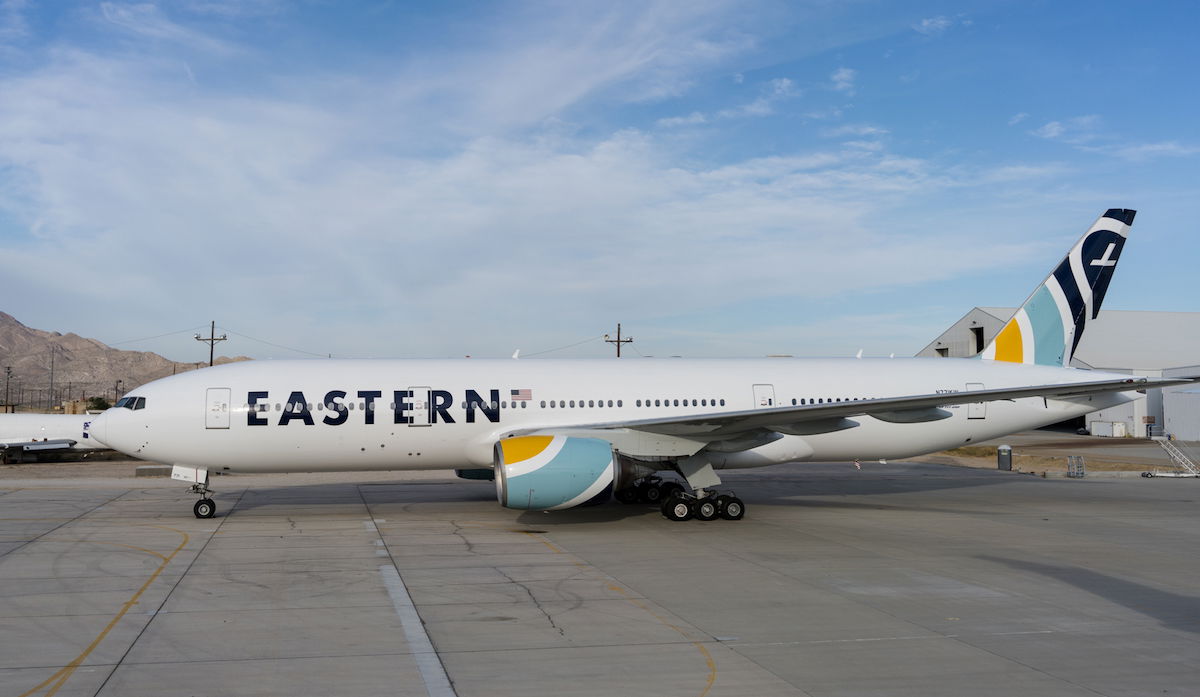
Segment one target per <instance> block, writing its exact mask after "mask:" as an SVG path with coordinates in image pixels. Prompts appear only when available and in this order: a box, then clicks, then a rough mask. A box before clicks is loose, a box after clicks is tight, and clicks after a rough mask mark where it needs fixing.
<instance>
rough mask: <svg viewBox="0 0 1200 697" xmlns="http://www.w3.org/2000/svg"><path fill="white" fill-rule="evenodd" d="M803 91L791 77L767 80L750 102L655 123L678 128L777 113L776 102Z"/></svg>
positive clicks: (659, 120) (659, 125)
mask: <svg viewBox="0 0 1200 697" xmlns="http://www.w3.org/2000/svg"><path fill="white" fill-rule="evenodd" d="M801 94H802V91H801V90H800V88H799V87H797V86H796V83H795V82H794V81H792V80H791V79H790V78H786V77H780V78H775V79H773V80H769V81H767V82H766V83H765V84H764V85H763V86H762V89H761V94H760V95H759V96H757V97H755V98H754V99H753V100H751V101H749V102H745V103H743V104H739V105H737V106H734V107H729V108H727V109H721V110H719V111H717V112H716V113H715V114H713V115H712V117H711V118H710V117H709V116H708V115H706V114H704V113H702V112H698V111H693V112H692V113H690V114H688V115H686V116H671V117H666V118H661V119H658V120H657V121H656V122H655V125H656V126H658V127H660V128H678V127H683V126H697V125H700V124H704V123H709V122H710V121H711V120H712V119H740V118H753V117H760V116H770V115H771V114H774V113H775V107H776V104H778V103H779V102H781V101H783V100H786V99H793V98H795V97H799V96H800V95H801Z"/></svg>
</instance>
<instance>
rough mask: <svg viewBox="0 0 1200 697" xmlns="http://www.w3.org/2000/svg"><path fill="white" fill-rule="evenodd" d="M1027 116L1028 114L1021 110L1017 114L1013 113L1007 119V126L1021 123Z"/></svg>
mask: <svg viewBox="0 0 1200 697" xmlns="http://www.w3.org/2000/svg"><path fill="white" fill-rule="evenodd" d="M1027 118H1029V114H1026V113H1025V112H1023V111H1022V112H1021V113H1019V114H1013V115H1012V116H1011V117H1010V118H1009V119H1008V125H1009V126H1015V125H1017V124H1019V123H1021V122H1022V121H1024V120H1025V119H1027Z"/></svg>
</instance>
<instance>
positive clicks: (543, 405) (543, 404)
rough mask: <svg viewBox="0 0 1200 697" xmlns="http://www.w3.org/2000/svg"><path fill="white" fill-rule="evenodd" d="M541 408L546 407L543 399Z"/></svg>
mask: <svg viewBox="0 0 1200 697" xmlns="http://www.w3.org/2000/svg"><path fill="white" fill-rule="evenodd" d="M542 408H543V409H545V408H546V400H544V399H543V400H542Z"/></svg>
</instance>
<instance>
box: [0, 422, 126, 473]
mask: <svg viewBox="0 0 1200 697" xmlns="http://www.w3.org/2000/svg"><path fill="white" fill-rule="evenodd" d="M92 418H93V415H91V414H0V462H3V463H5V464H8V463H10V462H15V461H18V460H20V459H21V455H22V454H24V453H31V452H33V453H41V452H54V453H57V452H65V451H75V450H106V449H107V448H105V447H104V446H103V445H100V444H98V443H96V442H95V439H93V438H91V435H90V433H89V422H90V421H91V420H92Z"/></svg>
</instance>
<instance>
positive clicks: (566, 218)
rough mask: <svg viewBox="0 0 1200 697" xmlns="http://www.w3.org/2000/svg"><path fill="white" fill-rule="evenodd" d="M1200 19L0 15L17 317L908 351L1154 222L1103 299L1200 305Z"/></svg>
mask: <svg viewBox="0 0 1200 697" xmlns="http://www.w3.org/2000/svg"><path fill="white" fill-rule="evenodd" d="M1198 14H1200V11H1197V10H1196V9H1194V7H1193V6H1192V5H1191V4H1190V3H1182V2H1180V3H1172V2H1162V3H1084V2H1026V3H1013V2H927V3H916V2H914V3H894V2H866V1H864V2H837V3H830V2H807V3H806V2H717V1H712V2H688V3H682V2H677V3H655V2H630V3H622V2H600V3H585V2H558V3H552V2H546V3H505V2H501V3H489V4H480V5H476V4H468V3H427V4H426V3H391V2H379V3H365V2H364V3H325V2H274V1H273V0H248V1H246V2H233V1H226V0H195V1H194V2H187V1H179V2H171V3H161V4H155V3H125V2H102V3H66V2H58V3H48V4H44V3H34V2H31V1H25V0H0V278H3V280H4V283H3V287H4V291H3V293H4V294H3V296H2V297H3V301H2V302H0V310H3V311H6V312H8V313H9V314H12V315H14V316H15V317H17V318H18V319H20V320H21V321H23V322H24V323H26V324H28V325H30V326H33V327H38V328H42V329H50V330H57V331H64V332H65V331H74V332H76V333H79V334H83V335H85V336H90V337H95V338H98V339H100V340H102V341H105V342H108V343H113V344H119V345H120V346H121V347H122V348H131V349H140V350H153V351H157V352H159V353H162V354H164V355H166V356H168V357H171V358H174V359H177V360H198V359H199V358H200V357H201V354H203V353H204V352H205V348H206V347H205V346H204V345H202V344H197V343H196V342H195V341H193V340H192V339H191V336H190V334H191V333H192V332H193V331H199V330H200V329H201V328H204V329H206V328H207V324H208V321H209V320H210V319H216V320H217V323H218V326H219V327H220V328H222V329H223V330H225V331H229V332H233V333H234V334H232V335H231V340H230V341H229V342H226V343H225V344H224V345H222V346H221V347H220V348H221V349H222V352H224V353H229V354H244V355H250V356H254V357H259V358H269V357H273V358H286V357H300V356H305V355H311V354H316V355H326V354H333V355H336V356H396V357H408V356H413V357H418V356H461V355H473V356H507V355H509V354H511V353H512V352H513V351H514V350H516V349H521V350H522V352H523V353H524V354H526V355H528V354H541V355H544V356H553V357H558V356H561V357H569V356H607V355H611V352H612V348H611V347H610V346H608V345H605V344H604V343H602V342H601V341H599V340H598V339H597V337H599V336H600V335H602V334H604V333H605V332H613V331H614V330H615V325H616V323H617V322H621V323H622V324H623V326H624V329H625V331H626V333H628V334H632V335H633V336H634V337H635V339H636V342H635V343H634V344H633V345H632V347H631V348H629V349H627V350H629V351H631V352H632V355H637V354H642V355H655V356H668V355H685V356H759V355H765V354H774V353H789V354H794V355H852V354H853V353H854V352H856V351H857V350H858V349H860V348H861V349H864V350H865V351H866V353H867V354H876V355H887V354H889V353H893V352H895V353H896V354H897V355H909V354H912V353H914V352H915V351H917V350H919V349H920V348H921V347H923V346H924V345H925V344H926V343H927V342H928V341H929V340H930V339H932V338H933V337H934V336H936V335H937V334H938V333H940V332H941V331H942V330H943V329H944V328H945V327H947V326H949V325H950V324H951V323H952V322H954V321H955V320H956V319H957V318H958V317H960V316H961V315H962V314H963V313H965V312H966V311H967V310H969V309H970V308H971V307H973V306H975V305H982V306H1012V305H1016V304H1018V303H1020V302H1021V301H1022V300H1023V299H1024V297H1025V296H1026V295H1027V294H1028V292H1029V291H1030V290H1031V289H1032V288H1033V287H1034V286H1035V285H1036V284H1037V283H1038V282H1039V281H1040V280H1041V279H1042V278H1043V276H1044V275H1045V273H1046V272H1047V271H1048V270H1049V269H1050V268H1051V267H1052V266H1053V265H1054V264H1055V263H1056V262H1057V260H1058V259H1059V258H1060V257H1061V255H1062V254H1063V253H1064V252H1065V251H1066V249H1067V248H1068V247H1069V245H1070V244H1071V243H1072V242H1073V241H1074V240H1075V239H1076V238H1077V237H1078V236H1079V235H1080V234H1081V233H1082V232H1083V231H1084V230H1085V229H1086V228H1087V226H1088V225H1089V224H1090V223H1091V222H1092V220H1093V219H1094V218H1095V217H1096V216H1097V215H1099V214H1100V213H1101V212H1103V211H1104V210H1105V209H1106V208H1109V207H1130V208H1137V209H1138V210H1139V211H1140V212H1139V215H1138V219H1137V222H1136V224H1135V225H1134V229H1133V236H1132V238H1131V242H1130V245H1129V246H1127V247H1126V250H1125V254H1124V256H1123V258H1122V264H1121V267H1120V269H1119V271H1118V273H1117V276H1116V278H1115V280H1114V285H1113V288H1112V290H1111V291H1110V293H1109V294H1108V296H1107V299H1106V307H1107V308H1110V309H1123V310H1174V311H1200V293H1198V292H1197V291H1196V288H1195V283H1194V268H1195V259H1196V258H1197V256H1198V253H1200V241H1198V239H1197V235H1196V234H1195V233H1196V223H1195V220H1196V215H1195V213H1194V211H1193V206H1194V204H1195V202H1196V201H1197V200H1198V198H1200V197H1198V196H1197V194H1198V193H1200V176H1198V174H1200V170H1198V165H1200V132H1198V130H1200V125H1198V124H1200V114H1198V113H1197V112H1198V109H1197V105H1198V100H1200V98H1198V96H1197V91H1196V90H1195V88H1194V87H1195V77H1194V76H1195V75H1196V73H1197V69H1198V68H1200V61H1198V60H1197V57H1198V55H1200V49H1198V48H1197V47H1196V42H1195V41H1193V37H1192V36H1191V34H1192V32H1193V31H1194V27H1195V26H1196V24H1197V19H1198V17H1197V15H1198ZM219 331H220V330H219ZM172 332H176V333H172ZM162 334H169V335H168V336H165V337H160V338H156V339H148V340H143V338H144V337H153V336H158V335H162ZM251 337H252V338H251ZM589 339H591V340H589ZM266 342H269V343H266ZM581 342H582V343H581ZM573 344H578V345H575V346H573V347H572V348H568V349H564V350H558V351H555V350H553V349H558V348H560V347H564V346H569V345H573ZM284 347H286V348H284ZM293 349H295V350H293Z"/></svg>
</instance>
